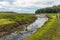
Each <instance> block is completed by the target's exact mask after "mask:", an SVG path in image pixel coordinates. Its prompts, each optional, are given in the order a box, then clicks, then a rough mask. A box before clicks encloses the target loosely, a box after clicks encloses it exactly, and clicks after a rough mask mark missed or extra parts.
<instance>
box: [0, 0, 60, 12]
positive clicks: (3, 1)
mask: <svg viewBox="0 0 60 40" xmlns="http://www.w3.org/2000/svg"><path fill="white" fill-rule="evenodd" d="M59 4H60V0H0V11H13V12H19V13H34V12H35V10H37V9H39V8H45V7H50V6H53V5H59Z"/></svg>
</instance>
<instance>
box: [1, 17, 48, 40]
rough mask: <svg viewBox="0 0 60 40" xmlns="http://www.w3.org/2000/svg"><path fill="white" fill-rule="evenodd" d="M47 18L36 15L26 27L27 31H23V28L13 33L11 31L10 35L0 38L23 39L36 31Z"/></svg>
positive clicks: (2, 39) (6, 39)
mask: <svg viewBox="0 0 60 40" xmlns="http://www.w3.org/2000/svg"><path fill="white" fill-rule="evenodd" d="M47 20H48V18H40V17H38V18H37V20H36V21H35V22H34V23H32V24H31V25H29V26H28V27H27V29H28V31H25V30H24V31H19V32H17V31H16V32H14V33H11V34H10V35H7V36H4V37H2V38H0V40H23V39H24V38H26V37H28V36H30V35H31V34H33V33H34V32H36V31H37V29H38V28H40V27H41V26H42V25H43V24H44V23H45V22H46V21H47Z"/></svg>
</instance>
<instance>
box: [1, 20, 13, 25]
mask: <svg viewBox="0 0 60 40" xmlns="http://www.w3.org/2000/svg"><path fill="white" fill-rule="evenodd" d="M10 23H14V21H9V19H0V25H5V24H10Z"/></svg>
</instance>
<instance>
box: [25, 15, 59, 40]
mask: <svg viewBox="0 0 60 40" xmlns="http://www.w3.org/2000/svg"><path fill="white" fill-rule="evenodd" d="M47 16H48V17H49V20H48V21H47V22H46V23H45V24H44V25H43V26H42V27H41V28H39V29H38V30H37V32H35V33H34V34H32V36H30V37H27V38H26V39H25V40H60V18H59V19H57V18H56V14H48V15H47Z"/></svg>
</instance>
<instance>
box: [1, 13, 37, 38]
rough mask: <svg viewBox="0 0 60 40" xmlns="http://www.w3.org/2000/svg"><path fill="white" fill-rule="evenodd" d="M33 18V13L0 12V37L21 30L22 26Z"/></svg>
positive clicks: (34, 17) (34, 18)
mask: <svg viewBox="0 0 60 40" xmlns="http://www.w3.org/2000/svg"><path fill="white" fill-rule="evenodd" d="M35 20H36V16H35V14H16V13H15V14H14V13H12V14H10V13H0V37H1V36H3V35H6V34H9V33H11V32H14V31H16V30H23V29H24V27H23V26H27V25H29V24H30V23H32V22H34V21H35Z"/></svg>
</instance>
